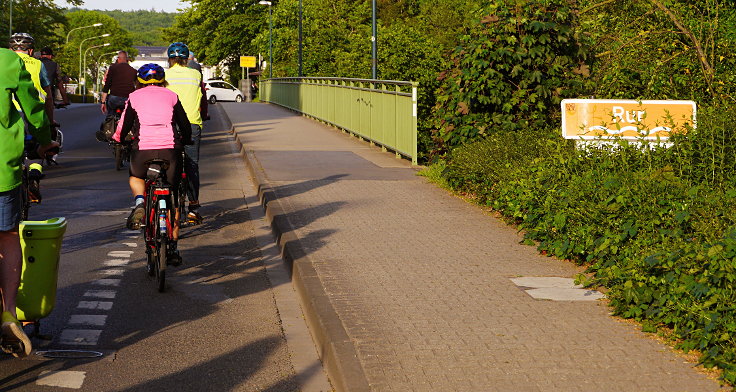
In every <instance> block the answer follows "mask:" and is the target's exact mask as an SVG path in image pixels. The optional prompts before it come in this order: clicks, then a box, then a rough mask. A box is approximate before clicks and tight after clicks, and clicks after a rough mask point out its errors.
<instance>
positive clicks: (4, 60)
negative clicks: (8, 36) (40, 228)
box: [0, 48, 51, 192]
mask: <svg viewBox="0 0 736 392" xmlns="http://www.w3.org/2000/svg"><path fill="white" fill-rule="evenodd" d="M0 69H1V70H2V72H0V90H2V91H1V92H0V192H7V191H9V190H11V189H14V188H15V187H17V186H18V185H20V183H21V181H22V180H21V177H22V167H23V166H22V165H23V139H24V136H25V132H24V129H25V126H24V124H23V118H22V117H21V115H20V113H19V112H18V110H16V109H15V106H14V105H13V97H14V96H15V98H16V99H17V101H18V102H19V103H20V106H21V109H22V110H23V113H25V116H26V119H27V120H28V123H29V127H28V130H29V131H30V133H31V135H33V137H34V138H35V139H36V141H37V142H39V143H41V144H48V143H51V130H50V128H49V119H48V117H47V116H46V112H44V104H43V103H42V102H41V101H40V100H39V99H38V90H36V87H35V86H34V85H33V80H32V79H31V74H29V73H28V71H26V68H25V65H24V64H23V60H22V59H21V58H20V57H18V55H17V54H15V52H13V51H11V50H9V49H2V48H0Z"/></svg>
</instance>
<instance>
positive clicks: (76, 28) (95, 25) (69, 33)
mask: <svg viewBox="0 0 736 392" xmlns="http://www.w3.org/2000/svg"><path fill="white" fill-rule="evenodd" d="M99 26H102V23H95V24H92V25H89V26H82V27H75V28H73V29H71V30H69V32H68V33H67V34H66V43H69V35H71V33H72V31H74V30H79V29H86V28H88V27H99Z"/></svg>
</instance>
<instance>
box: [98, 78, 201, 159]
mask: <svg viewBox="0 0 736 392" xmlns="http://www.w3.org/2000/svg"><path fill="white" fill-rule="evenodd" d="M174 124H176V125H178V127H179V132H181V134H179V132H177V131H175V128H174ZM128 132H132V133H133V148H134V149H138V150H161V149H171V148H181V145H182V144H190V143H191V141H190V140H191V132H192V126H191V124H190V123H189V119H188V118H187V114H186V112H185V111H184V107H182V105H181V102H179V97H178V96H177V95H176V93H175V92H173V91H171V90H169V89H167V88H165V87H160V86H146V87H142V88H139V89H138V90H135V91H134V92H132V93H131V94H130V96H129V97H128V102H127V103H126V104H125V110H123V114H122V117H121V119H120V121H119V122H118V127H117V129H116V130H115V134H114V135H113V137H112V138H113V140H115V141H117V142H120V140H124V139H125V137H126V136H127V134H128Z"/></svg>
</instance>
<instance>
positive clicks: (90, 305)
mask: <svg viewBox="0 0 736 392" xmlns="http://www.w3.org/2000/svg"><path fill="white" fill-rule="evenodd" d="M77 309H91V310H110V309H112V302H109V301H79V305H77Z"/></svg>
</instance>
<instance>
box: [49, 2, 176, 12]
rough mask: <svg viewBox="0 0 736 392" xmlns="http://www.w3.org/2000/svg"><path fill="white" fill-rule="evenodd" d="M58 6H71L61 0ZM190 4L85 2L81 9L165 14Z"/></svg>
mask: <svg viewBox="0 0 736 392" xmlns="http://www.w3.org/2000/svg"><path fill="white" fill-rule="evenodd" d="M56 4H58V5H59V6H60V7H69V4H68V3H67V2H66V1H64V0H61V1H59V2H58V3H56ZM187 5H188V3H182V2H180V1H179V0H155V1H151V0H124V1H120V0H117V1H114V0H84V4H83V5H82V6H81V8H84V9H89V10H122V11H136V10H146V11H148V10H151V9H154V10H156V11H165V12H177V11H176V9H177V8H185V7H186V6H187Z"/></svg>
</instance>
